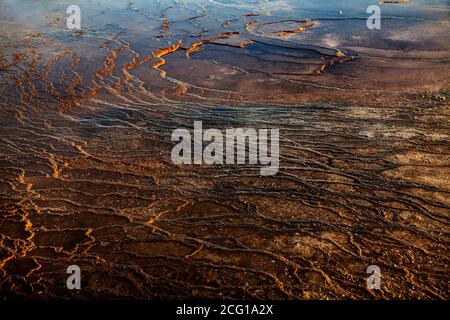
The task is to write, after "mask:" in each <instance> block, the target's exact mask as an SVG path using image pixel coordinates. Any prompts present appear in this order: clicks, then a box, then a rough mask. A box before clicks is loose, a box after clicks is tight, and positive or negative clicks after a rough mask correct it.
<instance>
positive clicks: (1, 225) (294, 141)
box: [0, 0, 450, 299]
mask: <svg viewBox="0 0 450 320" xmlns="http://www.w3.org/2000/svg"><path fill="white" fill-rule="evenodd" d="M77 2H79V5H80V8H81V17H82V19H81V21H82V26H81V30H75V31H73V30H68V29H67V28H66V8H67V7H68V6H69V5H70V4H73V3H70V1H51V2H50V1H25V0H20V1H11V0H0V90H1V91H0V93H1V94H0V132H1V133H0V138H1V139H0V297H1V298H2V299H19V298H27V299H56V298H64V299H75V298H76V299H79V298H82V299H89V298H109V299H117V298H127V299H130V298H131V299H177V298H223V299H226V298H230V299H343V298H350V299H372V298H375V299H449V298H450V295H449V275H448V271H449V241H450V183H449V178H450V169H449V168H450V160H449V159H450V148H449V137H450V125H449V119H450V118H449V116H450V109H449V106H450V105H449V102H448V101H449V99H450V84H449V78H450V77H449V76H450V63H449V62H450V38H449V34H450V22H449V21H450V19H449V16H450V8H449V5H448V1H410V2H408V3H384V4H383V5H382V6H381V10H382V17H383V19H382V27H381V29H380V30H369V29H368V28H367V26H366V19H367V17H368V14H367V13H366V9H367V6H368V5H370V4H376V3H370V1H345V3H344V1H336V3H334V2H333V4H329V1H294V0H291V1H289V0H286V1H256V0H253V1H251V0H246V1H232V0H230V1H224V0H222V1H219V0H217V1H212V0H210V1H207V0H198V1H193V0H190V1H188V0H186V1H171V0H161V1H143V0H141V1H133V2H128V1H119V0H114V1H77ZM194 121H202V122H203V126H204V127H205V128H217V129H219V130H225V129H226V128H255V129H264V128H276V129H279V132H280V168H279V172H278V173H277V174H276V175H274V176H267V177H265V176H261V175H260V167H259V166H254V165H244V166H230V165H182V166H179V165H175V164H173V162H172V160H171V150H172V148H173V146H174V142H172V141H171V133H172V132H173V130H175V129H177V128H192V127H193V123H194ZM70 265H78V266H79V267H80V268H81V272H82V290H80V291H77V290H75V291H72V290H68V289H67V288H66V279H67V277H68V274H67V273H66V269H67V267H68V266H70ZM369 265H377V266H379V267H380V270H381V273H382V287H381V290H368V289H367V286H366V278H367V274H366V269H367V267H368V266H369Z"/></svg>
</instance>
